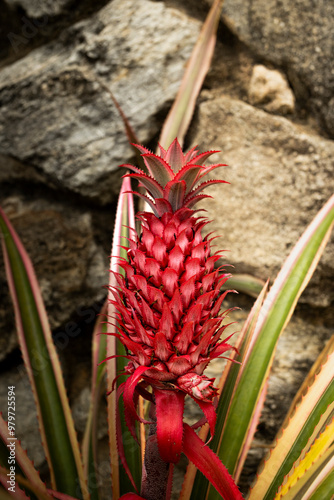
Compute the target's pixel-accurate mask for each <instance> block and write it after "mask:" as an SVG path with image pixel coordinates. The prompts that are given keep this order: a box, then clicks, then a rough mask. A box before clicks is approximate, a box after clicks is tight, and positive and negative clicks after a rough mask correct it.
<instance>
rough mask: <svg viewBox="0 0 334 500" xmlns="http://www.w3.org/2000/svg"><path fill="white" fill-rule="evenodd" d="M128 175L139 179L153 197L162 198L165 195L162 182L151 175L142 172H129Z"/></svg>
mask: <svg viewBox="0 0 334 500" xmlns="http://www.w3.org/2000/svg"><path fill="white" fill-rule="evenodd" d="M127 176H128V177H133V178H134V179H137V180H138V181H139V182H140V183H141V184H142V185H143V186H144V188H145V189H146V190H147V191H148V192H149V194H150V195H151V196H152V197H153V198H162V197H163V195H164V191H163V189H162V187H161V186H160V184H158V182H157V181H156V180H154V179H152V178H151V177H149V176H148V175H147V174H144V173H141V174H128V175H127Z"/></svg>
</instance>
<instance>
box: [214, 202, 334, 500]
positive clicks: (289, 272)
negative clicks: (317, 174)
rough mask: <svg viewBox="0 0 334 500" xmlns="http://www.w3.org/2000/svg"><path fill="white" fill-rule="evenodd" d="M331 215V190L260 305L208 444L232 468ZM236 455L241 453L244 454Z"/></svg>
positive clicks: (323, 242) (325, 237) (327, 231)
mask: <svg viewBox="0 0 334 500" xmlns="http://www.w3.org/2000/svg"><path fill="white" fill-rule="evenodd" d="M333 221H334V196H332V197H331V198H330V200H329V201H328V202H327V203H326V204H325V205H324V207H323V208H322V209H321V210H320V211H319V213H318V214H317V215H316V217H315V218H314V220H313V221H312V222H311V224H310V225H309V227H308V228H307V229H306V231H305V232H304V234H303V235H302V237H301V238H300V240H299V241H298V242H297V244H296V246H295V247H294V249H293V250H292V252H291V254H290V255H289V257H288V258H287V260H286V262H285V264H284V265H283V267H282V270H281V271H280V273H279V275H278V276H277V278H276V280H275V282H274V285H273V286H272V288H271V290H270V292H269V293H268V295H267V297H266V299H265V301H264V303H263V305H262V308H261V310H260V313H259V317H258V321H257V323H256V325H255V328H254V333H253V336H252V338H251V339H250V340H249V342H248V346H247V351H246V352H245V351H244V354H243V357H242V366H241V369H240V371H239V374H238V378H237V381H236V384H235V392H234V394H233V398H232V402H231V405H230V407H229V409H228V414H227V416H226V418H224V425H225V427H224V430H223V433H222V434H221V438H220V442H219V443H214V444H215V446H218V448H214V449H219V452H218V454H219V456H220V458H221V459H222V461H223V462H224V464H225V465H226V467H227V468H228V469H229V471H230V472H231V473H232V474H234V473H235V470H236V468H237V467H241V465H240V466H239V463H240V457H241V453H242V449H243V445H244V443H245V442H247V441H248V439H247V436H248V433H249V432H252V430H251V429H253V427H254V413H257V414H258V401H259V398H260V395H261V392H262V388H263V386H264V384H265V381H266V380H267V377H268V373H269V370H270V367H271V365H272V360H273V355H274V352H275V346H276V343H277V340H278V338H279V336H280V334H281V333H282V331H283V330H284V328H285V326H286V324H287V323H288V321H289V319H290V317H291V315H292V313H293V310H294V308H295V305H296V303H297V300H298V298H299V296H300V294H301V293H302V291H303V290H304V288H305V286H306V284H307V283H308V281H309V280H310V278H311V276H312V273H313V271H314V269H315V267H316V265H317V263H318V261H319V259H320V256H321V254H322V252H323V250H324V248H325V245H326V243H327V241H328V239H329V236H330V233H331V229H332V225H333ZM241 413H242V415H243V419H242V420H240V414H241ZM304 437H305V436H304ZM304 437H303V438H304ZM300 443H301V441H300V442H299V444H300ZM242 456H243V458H244V454H243V455H242ZM290 458H291V457H288V460H287V461H286V462H285V464H284V468H285V467H288V462H289V460H290ZM282 472H283V468H282V471H280V473H279V474H278V475H277V477H275V480H274V482H273V484H272V491H274V488H275V487H276V486H279V478H280V477H281V473H282ZM208 498H210V500H211V498H214V495H213V496H211V495H210V494H209V497H208Z"/></svg>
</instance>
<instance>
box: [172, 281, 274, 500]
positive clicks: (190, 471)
mask: <svg viewBox="0 0 334 500" xmlns="http://www.w3.org/2000/svg"><path fill="white" fill-rule="evenodd" d="M229 281H230V280H229ZM267 290H268V282H267V283H266V284H265V286H264V287H263V289H262V291H261V293H260V294H259V296H258V298H257V300H256V301H255V303H254V305H253V307H252V309H251V311H250V313H249V315H248V318H247V320H246V321H245V324H244V326H243V328H242V331H241V333H240V335H239V338H238V341H237V343H236V348H237V349H238V351H239V355H237V354H233V355H232V356H231V358H232V359H235V360H236V361H239V363H228V364H227V365H226V368H225V370H224V372H223V374H222V376H221V379H220V381H219V384H218V388H219V389H220V396H219V403H218V408H217V423H216V428H215V436H214V438H213V439H214V442H215V441H216V442H217V444H215V445H214V447H213V449H214V450H217V449H218V448H219V446H220V441H221V439H222V436H223V430H224V424H225V422H226V415H227V413H228V411H229V408H230V406H231V401H232V397H233V396H234V393H235V390H236V382H237V380H238V379H239V378H240V370H241V367H242V365H240V361H242V359H244V357H245V354H246V352H247V350H248V348H249V345H250V342H251V340H252V338H253V333H254V330H255V327H256V324H257V321H258V318H259V314H260V311H261V307H262V305H263V300H264V297H265V295H266V293H267ZM208 430H209V429H208V427H207V432H206V433H205V431H204V428H202V429H201V431H200V437H201V439H203V440H204V441H205V440H206V439H207V434H208ZM195 474H196V470H195V468H194V467H193V466H192V464H189V466H188V468H187V473H186V477H185V481H184V484H183V487H182V495H181V496H180V499H179V500H188V498H190V493H191V491H192V494H191V499H192V500H196V497H197V492H198V491H201V492H204V491H206V490H207V488H208V485H209V483H208V480H207V479H206V477H204V476H203V475H202V474H200V473H199V472H197V474H196V478H195V482H194V485H192V481H193V480H194V477H195Z"/></svg>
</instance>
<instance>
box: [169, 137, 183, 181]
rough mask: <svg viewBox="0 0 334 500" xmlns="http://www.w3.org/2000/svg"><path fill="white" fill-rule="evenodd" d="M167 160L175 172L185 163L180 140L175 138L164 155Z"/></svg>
mask: <svg viewBox="0 0 334 500" xmlns="http://www.w3.org/2000/svg"><path fill="white" fill-rule="evenodd" d="M164 159H165V160H166V162H167V163H168V164H169V165H170V166H171V167H172V169H173V171H174V173H176V172H178V171H179V170H180V169H181V168H182V167H183V165H184V154H183V151H182V148H181V146H180V144H179V141H178V140H177V138H176V139H174V141H173V142H172V144H171V145H170V146H169V148H168V150H167V151H166V155H165V156H164Z"/></svg>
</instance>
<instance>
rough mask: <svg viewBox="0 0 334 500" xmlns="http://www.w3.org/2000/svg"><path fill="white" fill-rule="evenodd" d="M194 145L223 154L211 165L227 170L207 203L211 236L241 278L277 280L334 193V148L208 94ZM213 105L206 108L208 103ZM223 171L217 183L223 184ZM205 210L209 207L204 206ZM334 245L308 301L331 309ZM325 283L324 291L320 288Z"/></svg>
mask: <svg viewBox="0 0 334 500" xmlns="http://www.w3.org/2000/svg"><path fill="white" fill-rule="evenodd" d="M202 99H203V102H202V103H201V104H200V106H199V112H198V117H197V118H198V120H197V130H196V132H195V133H194V135H193V136H192V137H191V142H192V143H194V144H199V147H200V149H201V150H206V149H208V148H209V147H210V148H213V149H218V150H221V153H220V155H219V156H218V155H216V157H215V158H214V157H212V158H213V159H212V161H215V162H218V161H220V162H222V163H227V164H228V165H229V167H225V169H224V170H222V169H221V172H220V173H219V176H220V178H223V179H225V180H227V181H229V182H230V183H231V185H230V186H225V185H223V186H222V185H219V186H218V187H217V186H215V187H212V188H211V194H212V195H213V197H214V199H213V200H206V201H205V208H206V209H208V211H209V218H210V219H211V218H213V219H214V222H212V223H211V224H210V231H211V230H216V231H217V233H218V234H220V235H222V238H221V239H220V241H219V246H220V248H226V249H229V252H228V254H226V259H227V260H228V261H229V262H231V263H232V264H234V265H235V267H236V271H235V272H237V273H243V272H249V273H251V274H255V275H257V276H258V277H259V278H262V279H264V280H266V279H267V278H268V277H269V278H271V279H274V278H275V276H276V274H277V272H278V271H279V269H280V267H281V266H282V264H283V262H284V259H285V257H286V256H287V255H288V253H289V251H290V250H291V248H292V247H293V245H294V244H295V243H296V242H297V240H298V238H299V236H300V235H301V233H302V232H303V230H304V228H306V226H307V225H308V223H310V222H311V220H312V218H313V217H314V216H315V214H316V213H317V211H318V210H320V208H321V207H322V205H323V204H324V203H325V202H326V201H327V200H328V198H329V197H330V196H331V195H332V192H333V163H332V162H333V155H334V145H333V142H331V141H329V140H326V139H320V138H319V137H316V136H314V135H311V134H309V133H308V132H307V131H305V130H303V129H301V128H299V127H297V126H295V125H293V124H292V123H291V122H290V121H288V120H287V119H285V118H282V117H278V116H273V115H270V114H268V113H266V112H264V111H261V110H256V109H254V108H253V107H251V106H249V105H248V104H245V103H243V102H241V101H238V100H232V99H229V98H227V97H220V98H215V99H210V96H209V93H204V94H202ZM205 99H207V100H205ZM217 175H218V173H217V171H215V172H214V173H213V176H214V177H216V178H217ZM203 206H204V204H203ZM333 250H334V247H333V244H331V245H329V246H328V247H327V249H326V251H325V254H324V256H323V258H322V260H321V263H320V265H319V267H318V269H317V272H316V275H315V278H314V279H313V281H312V284H313V286H310V287H308V289H307V290H306V291H305V293H304V294H303V296H302V298H301V300H303V301H307V302H308V303H309V304H312V305H313V306H321V307H326V306H329V305H330V303H331V301H333V299H334V297H333V287H332V279H333V275H334V268H333V262H334V260H333ZM320 282H321V287H319V283H320Z"/></svg>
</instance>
